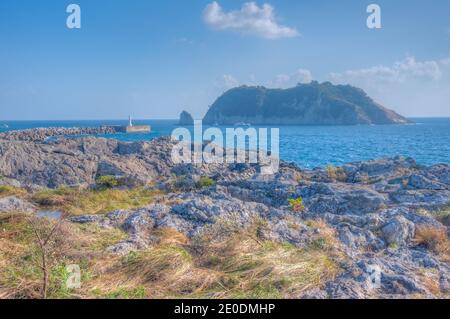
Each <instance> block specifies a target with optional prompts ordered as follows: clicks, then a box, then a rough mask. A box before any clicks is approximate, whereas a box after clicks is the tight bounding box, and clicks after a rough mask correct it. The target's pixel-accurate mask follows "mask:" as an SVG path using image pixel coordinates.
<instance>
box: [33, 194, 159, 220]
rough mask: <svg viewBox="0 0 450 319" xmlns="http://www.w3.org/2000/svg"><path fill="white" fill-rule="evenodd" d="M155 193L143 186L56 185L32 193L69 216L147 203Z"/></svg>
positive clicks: (43, 203) (109, 210)
mask: <svg viewBox="0 0 450 319" xmlns="http://www.w3.org/2000/svg"><path fill="white" fill-rule="evenodd" d="M157 194H158V192H157V191H155V190H150V189H145V188H135V189H130V190H128V189H109V188H103V189H98V190H81V189H72V188H59V189H56V190H45V191H41V192H38V193H36V194H34V195H33V197H32V199H33V201H34V202H36V203H37V204H39V205H41V206H44V207H46V208H49V209H52V210H60V211H64V212H65V213H67V214H70V215H85V214H104V213H108V212H111V211H114V210H119V209H135V208H140V207H144V206H147V205H149V204H150V203H151V202H152V201H153V199H154V197H155V196H156V195H157Z"/></svg>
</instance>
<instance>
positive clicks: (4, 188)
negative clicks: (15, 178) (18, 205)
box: [0, 185, 26, 198]
mask: <svg viewBox="0 0 450 319" xmlns="http://www.w3.org/2000/svg"><path fill="white" fill-rule="evenodd" d="M24 195H26V191H25V190H24V189H22V188H18V187H14V186H10V185H0V198H3V197H8V196H24Z"/></svg>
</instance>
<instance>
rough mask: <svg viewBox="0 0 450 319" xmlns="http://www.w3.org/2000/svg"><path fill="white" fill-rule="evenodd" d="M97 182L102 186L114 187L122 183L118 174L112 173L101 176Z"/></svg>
mask: <svg viewBox="0 0 450 319" xmlns="http://www.w3.org/2000/svg"><path fill="white" fill-rule="evenodd" d="M95 183H96V184H97V186H99V187H101V188H114V187H117V186H120V185H121V182H120V180H119V179H118V178H117V177H116V176H111V175H105V176H99V177H97V179H96V180H95Z"/></svg>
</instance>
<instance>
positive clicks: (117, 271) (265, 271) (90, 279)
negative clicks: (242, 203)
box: [0, 214, 340, 298]
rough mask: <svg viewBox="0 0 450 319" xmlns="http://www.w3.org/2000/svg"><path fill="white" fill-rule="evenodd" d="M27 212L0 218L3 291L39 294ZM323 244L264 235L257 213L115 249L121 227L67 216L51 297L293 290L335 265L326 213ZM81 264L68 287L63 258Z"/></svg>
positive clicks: (285, 294) (329, 275) (322, 279)
mask: <svg viewBox="0 0 450 319" xmlns="http://www.w3.org/2000/svg"><path fill="white" fill-rule="evenodd" d="M24 216H26V215H23V214H8V215H2V216H1V218H0V230H1V231H2V232H1V233H0V234H1V235H0V266H1V267H0V287H2V288H0V297H1V298H38V297H39V289H40V286H39V280H40V272H39V269H38V268H37V267H36V266H35V265H34V264H33V263H32V259H33V258H32V257H33V255H34V254H36V250H35V247H34V245H33V243H32V236H31V233H30V230H29V228H28V224H27V223H26V217H24ZM312 223H315V225H316V226H317V227H318V228H320V229H321V236H322V237H324V238H325V239H324V242H325V243H328V244H327V245H323V246H320V245H311V247H308V248H305V249H301V248H297V247H294V246H292V245H290V244H285V243H275V242H271V241H268V240H265V239H264V238H263V236H261V230H262V229H263V228H264V227H266V225H265V223H264V222H263V221H261V220H257V219H255V221H254V222H253V223H251V225H248V227H245V228H242V227H239V226H237V225H235V224H234V223H233V222H230V221H229V220H225V219H223V220H218V221H217V223H216V224H213V225H211V226H210V227H207V228H206V229H205V230H204V232H202V233H201V234H199V235H198V236H197V237H196V238H195V239H194V240H192V241H191V240H189V239H188V238H186V236H184V235H183V234H181V233H179V232H177V231H175V230H173V229H159V230H155V231H153V232H152V234H151V235H152V236H157V237H158V238H159V241H158V242H159V243H158V244H157V245H156V246H154V247H152V248H150V249H148V250H146V251H141V252H132V253H129V254H128V255H125V256H117V255H112V254H109V253H107V252H106V248H107V247H109V246H111V245H113V244H115V243H117V242H119V241H121V240H123V239H124V238H125V237H126V235H125V234H124V233H123V232H122V231H120V230H117V229H103V228H99V227H97V226H94V225H75V224H68V225H65V226H68V227H66V228H65V238H66V239H67V240H66V244H65V246H64V255H63V256H60V257H61V258H58V259H57V260H56V262H55V265H54V267H52V271H51V277H50V281H51V285H50V289H49V296H50V297H51V298H290V297H294V298H295V297H299V296H301V294H302V293H303V292H304V291H306V290H308V289H311V288H314V287H321V286H323V285H324V284H325V283H326V282H327V281H329V280H332V279H333V278H335V276H337V274H338V273H339V272H340V268H339V267H338V264H337V261H338V259H339V258H340V257H339V254H338V252H336V251H335V250H333V248H332V245H333V244H332V242H333V241H332V236H333V234H332V233H331V232H328V231H327V229H328V228H327V225H326V224H325V223H324V222H323V221H314V222H312ZM67 264H78V265H80V267H81V270H82V288H81V289H78V290H70V289H67V288H65V286H64V282H65V280H66V279H67V273H66V271H65V265H67Z"/></svg>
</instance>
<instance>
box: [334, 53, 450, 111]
mask: <svg viewBox="0 0 450 319" xmlns="http://www.w3.org/2000/svg"><path fill="white" fill-rule="evenodd" d="M328 80H330V81H332V82H334V83H336V84H351V85H354V86H357V87H360V88H362V89H364V90H365V91H366V92H367V93H368V94H369V96H371V97H373V98H374V99H375V100H376V101H378V102H380V103H381V104H383V105H385V106H387V107H389V108H392V109H395V110H396V111H398V112H399V113H400V114H403V115H406V116H443V115H445V116H448V115H449V113H448V112H449V111H448V110H449V109H448V100H449V96H450V91H449V90H448V88H449V87H450V58H445V59H441V60H427V61H417V60H416V59H415V58H414V57H407V58H406V59H404V60H401V61H398V62H395V63H393V64H392V65H389V66H386V65H378V66H373V67H369V68H363V69H357V70H349V71H345V72H341V73H331V74H330V75H329V76H328Z"/></svg>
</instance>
